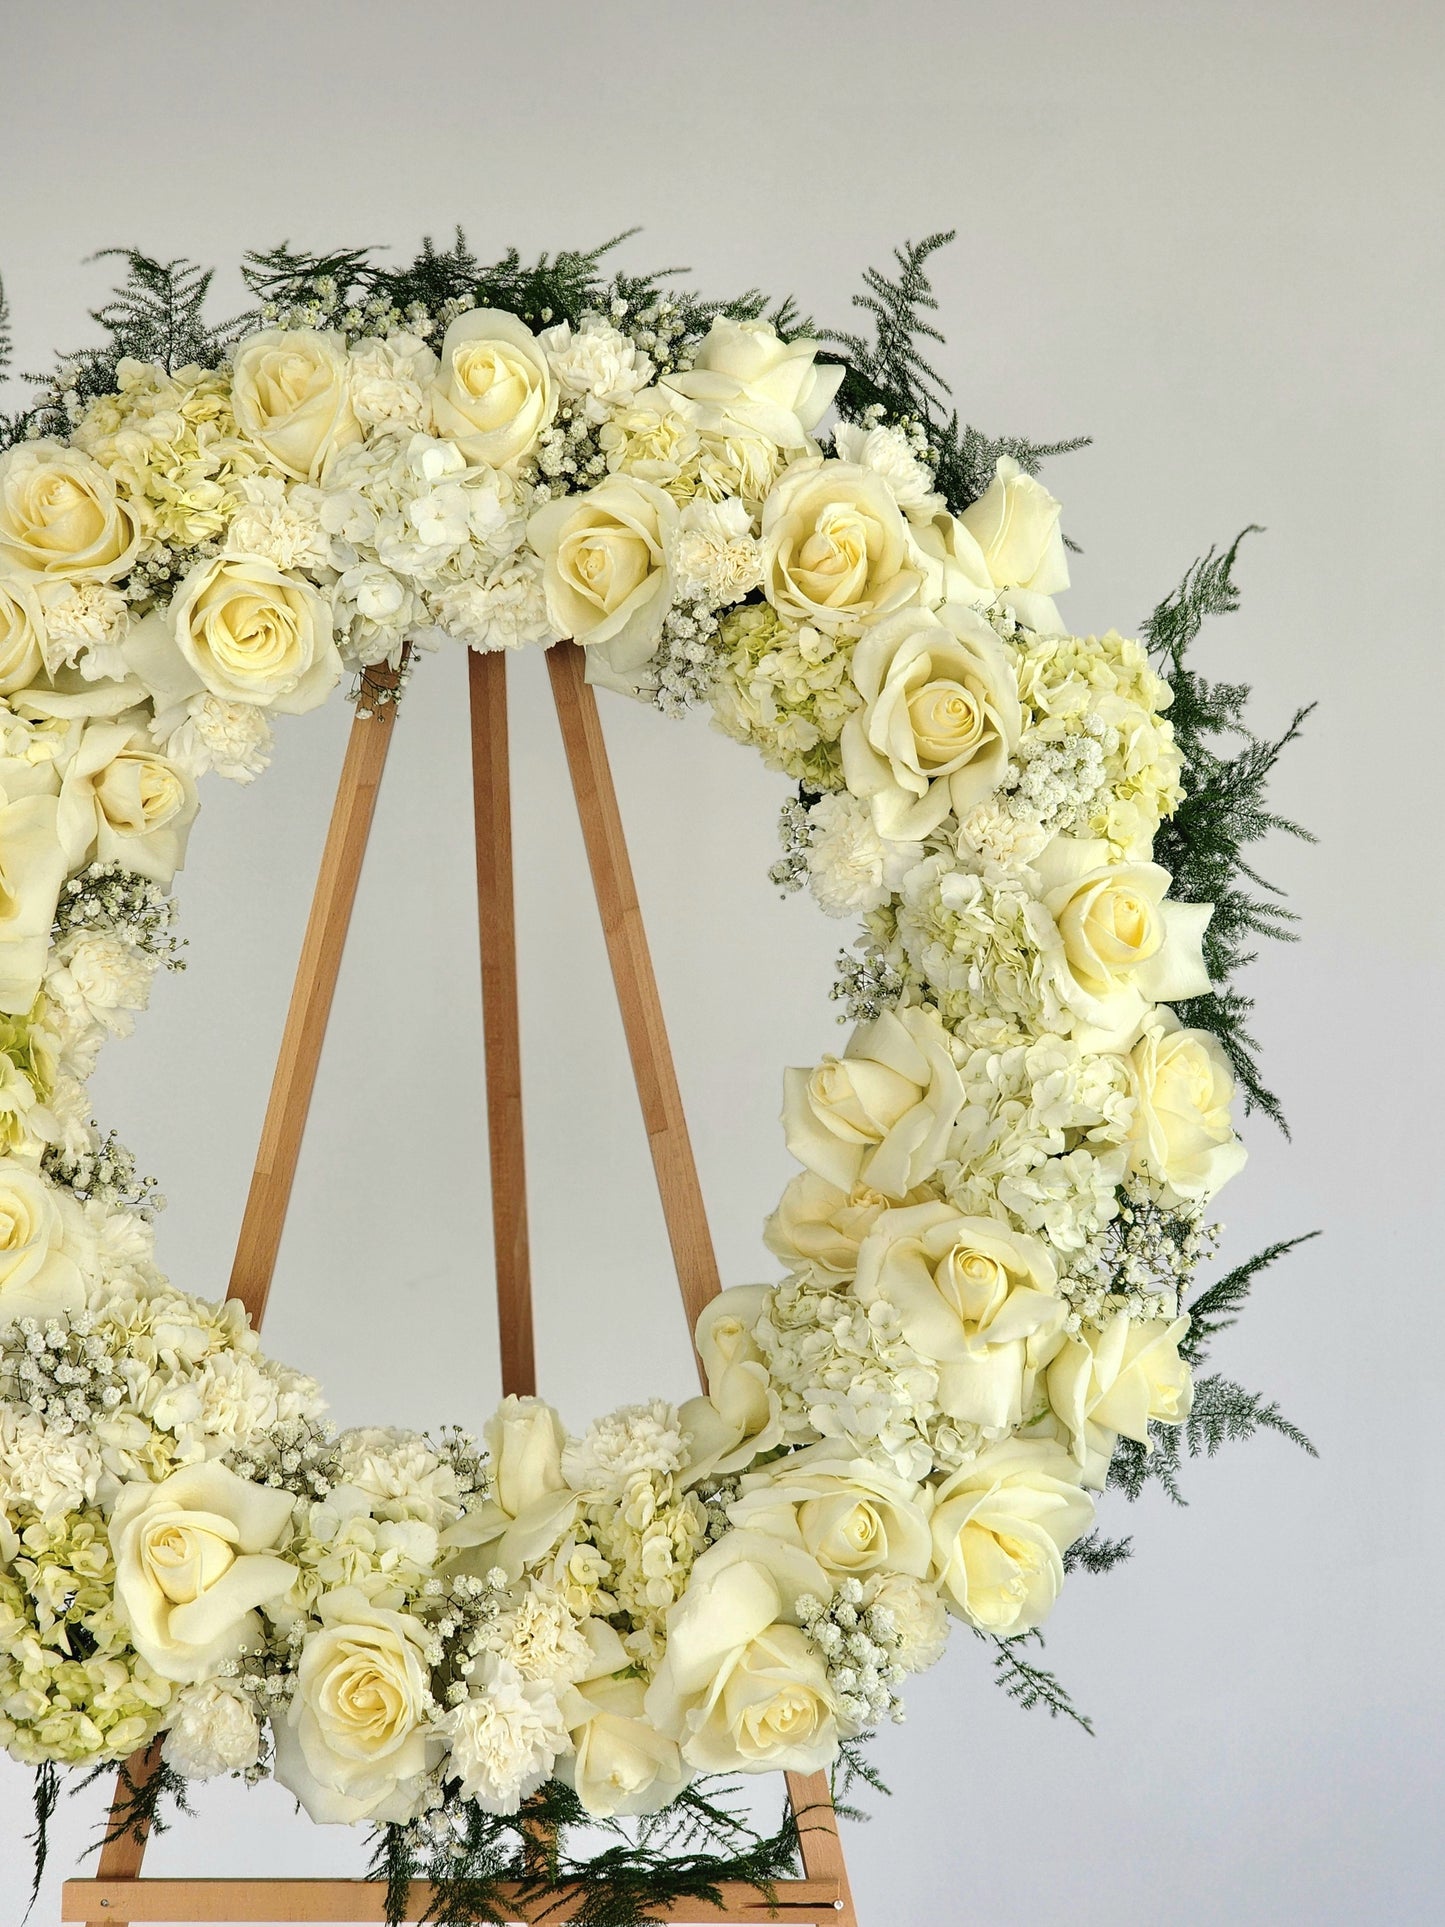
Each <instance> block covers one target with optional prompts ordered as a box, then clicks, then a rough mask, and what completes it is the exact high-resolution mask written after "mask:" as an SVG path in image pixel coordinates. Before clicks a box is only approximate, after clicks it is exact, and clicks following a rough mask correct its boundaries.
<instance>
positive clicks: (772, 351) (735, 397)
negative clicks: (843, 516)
mask: <svg viewBox="0 0 1445 1927" xmlns="http://www.w3.org/2000/svg"><path fill="white" fill-rule="evenodd" d="M817 354H818V343H817V342H816V341H807V340H803V339H799V340H797V341H784V340H782V339H781V337H780V336H779V334H778V331H777V329H776V328H774V327H773V325H772V323H771V322H768V321H735V320H733V319H732V318H731V317H730V316H728V315H718V316H717V317H716V318H715V319H714V321H713V324H712V326H711V327H710V328H709V329H708V332H707V335H706V337H705V338H704V340H703V343H702V346H701V347H700V348H699V349H698V352H697V355H696V357H695V359H694V361H693V365H692V367H691V368H690V369H689V370H687V372H686V373H683V374H676V375H669V376H668V377H667V378H666V386H667V387H669V388H672V389H674V390H676V392H677V393H678V394H682V395H686V396H687V397H688V398H689V399H690V400H693V401H698V402H702V403H704V404H708V405H710V406H711V407H712V408H714V409H718V410H722V411H726V413H727V414H728V415H730V416H731V417H732V418H733V419H734V420H735V421H738V422H741V423H746V424H747V425H748V426H750V427H751V428H753V429H755V430H756V431H757V432H759V433H760V434H762V435H765V436H766V437H767V439H768V440H769V441H771V442H774V443H775V444H776V445H777V446H778V447H779V448H784V449H798V448H805V447H807V445H808V437H809V436H810V435H811V434H812V432H813V430H814V429H815V428H816V427H817V426H818V423H819V422H820V421H821V420H822V419H823V416H824V415H825V414H826V413H827V410H828V407H829V405H830V404H831V402H832V400H833V397H834V396H835V395H836V394H837V392H838V385H839V383H840V382H841V381H842V379H843V372H844V371H843V369H842V367H841V366H838V367H823V368H820V367H819V366H818V365H817Z"/></svg>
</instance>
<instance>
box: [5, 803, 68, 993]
mask: <svg viewBox="0 0 1445 1927" xmlns="http://www.w3.org/2000/svg"><path fill="white" fill-rule="evenodd" d="M14 774H15V778H16V781H15V783H14V784H13V785H12V784H11V783H10V781H9V775H8V772H0V1011H5V1012H7V1013H8V1014H9V1015H11V1016H19V1015H22V1014H23V1013H24V1012H26V1011H28V1010H29V1009H30V1006H31V1005H32V1004H33V1003H34V1002H35V998H36V994H37V992H38V991H39V989H40V982H41V979H42V977H43V976H44V974H45V960H46V957H47V955H48V954H49V950H50V933H51V929H52V927H53V925H54V922H55V906H56V903H57V902H58V901H59V898H60V886H61V884H62V883H64V881H65V852H64V851H63V850H62V848H61V847H60V837H59V834H58V832H57V829H56V808H57V805H56V799H55V797H54V796H47V795H44V794H20V795H13V790H14V789H16V788H19V787H20V786H21V785H22V784H24V785H25V786H26V787H28V786H29V785H30V784H31V783H33V782H34V781H35V780H36V778H37V775H38V772H37V771H35V770H33V769H30V770H23V769H22V770H17V771H15V773H14ZM50 780H53V778H51V779H50ZM12 795H13V800H11V798H12Z"/></svg>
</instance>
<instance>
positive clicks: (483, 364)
mask: <svg viewBox="0 0 1445 1927" xmlns="http://www.w3.org/2000/svg"><path fill="white" fill-rule="evenodd" d="M431 406H432V418H433V420H434V422H435V424H436V432H437V434H438V435H443V436H445V437H446V438H447V440H448V441H452V442H455V443H456V445H457V447H458V448H459V449H460V450H461V452H462V453H463V455H465V456H466V458H467V460H468V461H469V462H485V463H487V464H489V465H490V466H491V467H492V468H502V469H506V470H508V472H509V473H515V472H516V470H517V469H518V468H519V467H520V466H521V464H522V463H523V462H524V461H525V460H526V459H527V457H528V456H529V455H530V454H531V453H532V451H533V449H534V448H535V447H536V445H537V441H538V439H539V437H540V436H541V434H542V431H543V430H544V429H546V428H548V427H550V426H551V422H552V417H553V416H554V415H555V414H556V412H557V390H556V383H555V382H554V381H553V379H552V370H551V368H550V367H549V366H548V364H547V357H546V355H545V354H544V353H543V351H542V348H541V346H540V344H539V343H538V341H537V337H536V336H535V335H534V334H533V333H532V331H531V329H530V328H528V327H527V326H526V324H525V323H524V322H521V321H519V320H518V319H517V317H516V315H514V314H507V313H506V312H505V311H504V310H503V309H501V308H473V309H471V310H470V311H469V312H468V313H467V314H462V315H458V316H457V318H456V320H455V321H453V322H452V324H451V326H450V327H449V328H448V329H447V332H446V338H445V340H444V341H443V342H442V353H441V367H440V369H439V370H438V373H437V378H436V381H435V383H434V384H433V387H432V391H431Z"/></svg>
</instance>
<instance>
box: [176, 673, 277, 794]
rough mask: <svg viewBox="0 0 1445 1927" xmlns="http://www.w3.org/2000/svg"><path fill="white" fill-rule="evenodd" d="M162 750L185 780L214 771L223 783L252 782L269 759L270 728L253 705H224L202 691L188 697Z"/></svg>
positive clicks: (207, 691) (217, 697)
mask: <svg viewBox="0 0 1445 1927" xmlns="http://www.w3.org/2000/svg"><path fill="white" fill-rule="evenodd" d="M164 747H165V753H166V755H167V756H169V757H170V759H171V761H172V762H173V763H177V764H179V766H180V767H181V768H182V769H183V770H185V772H186V774H187V775H188V776H191V777H197V776H205V775H206V774H207V773H208V771H210V770H214V771H215V772H216V774H217V775H218V776H224V777H225V778H226V780H227V782H230V783H250V782H254V781H255V779H256V777H258V776H259V775H260V774H261V772H262V770H263V769H265V768H266V767H267V766H268V765H269V763H270V761H271V725H270V723H269V722H268V721H267V719H266V712H265V710H264V709H262V708H260V707H259V706H258V705H257V704H256V703H233V702H228V701H227V700H226V698H225V697H224V696H213V695H211V693H210V691H209V690H206V691H203V692H202V693H201V694H200V695H196V696H192V697H191V699H190V701H189V702H188V703H187V705H186V708H185V712H184V714H183V716H182V718H181V721H180V722H179V723H178V724H177V725H176V727H175V729H174V730H173V731H172V732H171V734H170V736H169V738H167V739H166V740H165V744H164Z"/></svg>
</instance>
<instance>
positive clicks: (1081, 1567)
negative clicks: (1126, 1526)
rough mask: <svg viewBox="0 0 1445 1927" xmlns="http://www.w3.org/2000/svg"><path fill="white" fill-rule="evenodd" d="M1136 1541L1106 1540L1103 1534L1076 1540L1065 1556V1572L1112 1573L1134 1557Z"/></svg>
mask: <svg viewBox="0 0 1445 1927" xmlns="http://www.w3.org/2000/svg"><path fill="white" fill-rule="evenodd" d="M1133 1551H1134V1541H1133V1540H1132V1539H1131V1538H1129V1537H1127V1536H1126V1537H1125V1538H1123V1539H1106V1538H1105V1537H1104V1535H1103V1533H1102V1532H1097V1531H1095V1532H1090V1533H1088V1534H1086V1535H1085V1537H1084V1538H1082V1539H1076V1540H1075V1541H1074V1543H1073V1545H1071V1546H1070V1547H1069V1549H1068V1551H1067V1552H1066V1553H1065V1554H1064V1571H1065V1572H1112V1571H1113V1569H1114V1567H1115V1566H1117V1565H1120V1564H1122V1563H1123V1561H1124V1560H1125V1559H1128V1558H1130V1557H1132V1555H1133Z"/></svg>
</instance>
